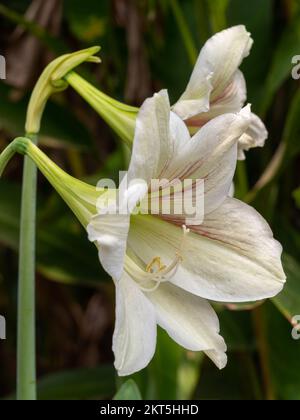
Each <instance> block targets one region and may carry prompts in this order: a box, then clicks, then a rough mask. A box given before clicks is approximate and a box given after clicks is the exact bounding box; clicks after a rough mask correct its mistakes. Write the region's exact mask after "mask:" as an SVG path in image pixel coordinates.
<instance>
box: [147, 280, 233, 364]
mask: <svg viewBox="0 0 300 420" xmlns="http://www.w3.org/2000/svg"><path fill="white" fill-rule="evenodd" d="M147 296H148V298H149V299H150V301H151V302H152V303H153V306H154V308H155V311H156V314H157V322H158V324H159V325H160V326H161V327H162V328H163V329H165V330H166V331H167V332H168V334H169V335H170V337H171V338H172V339H173V340H174V341H176V342H177V343H178V344H179V345H181V346H182V347H184V348H186V349H188V350H192V351H205V353H206V354H207V355H208V357H210V358H211V359H212V360H213V361H214V363H215V364H216V365H217V366H218V367H219V369H222V368H223V367H224V366H225V365H226V362H227V357H226V354H225V352H226V344H225V342H224V340H223V338H222V337H221V336H220V335H219V331H220V326H219V320H218V317H217V315H216V313H215V311H214V310H213V308H212V307H211V306H210V304H209V303H208V302H207V301H206V300H205V299H202V298H200V297H198V296H195V295H192V294H191V293H188V292H186V291H184V290H182V289H180V288H179V287H176V286H174V285H172V284H171V283H165V284H161V285H160V286H159V288H158V289H157V290H156V291H154V292H150V293H148V294H147Z"/></svg>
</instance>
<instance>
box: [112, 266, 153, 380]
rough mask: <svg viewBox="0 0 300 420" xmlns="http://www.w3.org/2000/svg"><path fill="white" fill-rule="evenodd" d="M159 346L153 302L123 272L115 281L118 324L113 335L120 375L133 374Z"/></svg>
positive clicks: (144, 365) (116, 364) (146, 363)
mask: <svg viewBox="0 0 300 420" xmlns="http://www.w3.org/2000/svg"><path fill="white" fill-rule="evenodd" d="M155 346H156V316H155V312H154V308H153V305H152V304H151V302H150V301H149V300H148V299H147V298H146V297H145V296H144V294H143V292H141V290H140V289H139V288H138V286H137V285H136V284H135V282H134V281H133V280H131V278H130V277H128V275H127V274H126V273H124V275H123V277H122V279H121V280H120V282H118V283H117V284H116V326H115V332H114V337H113V351H114V354H115V367H116V369H117V370H118V374H119V375H120V376H127V375H131V374H132V373H134V372H137V371H139V370H141V369H143V368H144V367H146V366H147V365H148V363H149V362H150V360H151V359H152V357H153V355H154V352H155Z"/></svg>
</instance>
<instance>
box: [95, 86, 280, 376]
mask: <svg viewBox="0 0 300 420" xmlns="http://www.w3.org/2000/svg"><path fill="white" fill-rule="evenodd" d="M251 122H252V114H251V111H250V107H249V106H247V107H245V108H243V109H242V110H241V111H239V112H238V113H227V114H223V115H220V116H218V117H216V118H214V119H212V120H210V121H209V122H208V123H206V124H205V125H204V126H202V127H201V128H200V129H199V130H198V131H197V132H196V134H195V135H194V136H193V137H191V135H190V133H189V131H188V128H187V126H186V124H185V123H184V122H183V121H182V119H181V118H180V117H179V116H178V115H176V114H175V113H174V112H171V111H170V104H169V99H168V95H167V93H166V91H161V92H160V93H158V94H155V95H154V97H152V98H150V99H147V100H146V101H145V103H144V104H143V106H142V107H141V109H140V112H139V114H138V117H137V121H136V131H135V137H134V143H133V150H132V157H131V162H130V166H129V170H128V174H127V184H128V188H125V189H124V188H121V189H122V194H121V200H120V201H119V203H118V206H119V208H120V207H122V205H123V204H122V203H123V201H122V200H123V199H124V202H127V203H129V205H128V207H129V212H127V213H126V212H118V211H116V212H115V213H113V212H112V211H111V210H112V207H113V206H112V205H111V204H110V205H108V206H107V208H105V207H104V208H103V207H101V210H99V214H97V215H95V216H93V217H92V219H91V221H90V223H89V225H88V228H87V230H88V233H89V238H90V240H91V241H93V242H95V244H96V245H97V247H98V249H99V258H100V261H101V263H102V265H103V267H104V268H105V269H106V271H107V272H108V273H109V274H110V275H111V276H112V278H113V280H114V283H115V287H116V326H115V332H114V337H113V351H114V354H115V367H116V369H117V370H118V373H119V375H129V374H132V373H134V372H136V371H138V370H140V369H142V368H144V367H145V366H146V365H147V364H148V363H149V361H150V360H151V358H152V356H153V354H154V352H155V346H156V330H157V324H158V325H159V326H161V327H162V328H163V329H165V330H166V331H167V333H168V334H169V335H170V337H172V338H173V339H174V340H175V341H176V342H177V343H179V344H180V345H181V346H183V347H185V348H186V349H189V350H192V351H204V352H205V353H206V354H207V356H208V357H210V358H211V359H212V360H213V362H214V363H215V364H216V365H217V366H218V367H219V368H223V367H224V366H225V365H226V361H227V358H226V344H225V342H224V340H223V338H222V337H221V336H220V335H219V322H218V318H217V315H216V313H215V311H214V309H213V308H212V306H211V305H210V303H209V302H208V300H211V301H217V302H245V301H255V300H260V299H264V298H269V297H272V296H274V295H276V294H277V293H278V292H279V291H280V290H281V289H282V287H283V284H284V282H285V275H284V272H283V269H282V265H281V252H282V248H281V245H280V244H279V243H278V242H277V241H276V240H275V239H274V238H273V234H272V231H271V229H270V227H269V226H268V224H267V222H266V221H265V220H264V219H263V218H262V217H261V216H260V215H259V214H258V213H257V212H256V211H255V210H254V209H253V208H252V207H250V206H248V205H247V204H245V203H243V202H241V201H239V200H236V199H233V198H230V197H229V196H228V193H229V190H230V187H231V184H232V179H233V175H234V172H235V167H236V162H237V154H238V142H239V139H240V138H241V136H243V135H245V133H246V132H247V130H248V129H249V125H250V124H251ZM153 179H159V180H163V179H165V180H167V181H166V185H167V184H168V185H170V184H172V181H173V180H174V179H180V180H184V179H192V180H194V183H193V188H197V183H196V180H198V179H203V180H204V197H203V195H202V196H201V199H203V198H204V220H203V221H202V220H199V221H197V220H194V221H193V223H192V224H191V225H188V224H187V223H186V220H187V219H186V215H185V214H179V215H178V214H163V213H159V214H155V215H153V214H142V213H141V212H138V211H136V209H137V208H141V207H143V203H145V202H148V201H149V198H151V194H153V193H154V194H157V191H154V192H153V191H151V189H150V184H151V180H153ZM121 187H122V183H121ZM168 194H169V198H170V199H174V196H172V195H171V192H166V193H165V194H164V188H163V189H162V191H161V195H162V197H164V198H165V197H166V196H167V195H168ZM115 210H116V209H115ZM117 210H118V209H117Z"/></svg>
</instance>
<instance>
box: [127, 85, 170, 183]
mask: <svg viewBox="0 0 300 420" xmlns="http://www.w3.org/2000/svg"><path fill="white" fill-rule="evenodd" d="M170 147H171V145H170V102H169V97H168V94H167V91H166V90H162V91H161V92H159V93H156V94H155V95H154V96H153V97H152V98H149V99H146V101H145V102H144V103H143V105H142V107H141V109H140V111H139V114H138V117H137V120H136V129H135V136H134V142H133V149H132V155H131V161H130V165H129V169H128V181H129V182H130V181H131V180H135V179H143V180H144V181H146V182H147V184H149V183H150V181H151V179H152V178H157V176H158V174H159V173H160V172H161V170H162V167H163V166H164V164H165V162H166V161H167V160H168V158H169V155H170Z"/></svg>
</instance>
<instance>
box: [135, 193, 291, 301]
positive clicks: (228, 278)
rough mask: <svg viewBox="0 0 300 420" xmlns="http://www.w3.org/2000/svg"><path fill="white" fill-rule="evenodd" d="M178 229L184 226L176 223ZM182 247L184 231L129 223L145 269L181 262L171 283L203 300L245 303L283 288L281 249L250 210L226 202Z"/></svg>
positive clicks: (150, 222) (147, 219)
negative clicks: (158, 260) (155, 264)
mask: <svg viewBox="0 0 300 420" xmlns="http://www.w3.org/2000/svg"><path fill="white" fill-rule="evenodd" d="M178 223H179V224H180V225H181V224H182V221H180V220H178ZM190 229H191V230H195V231H197V233H194V232H190V233H189V234H188V235H187V236H186V238H185V239H184V242H183V243H182V228H181V227H177V226H175V225H173V224H171V223H168V222H164V221H163V220H160V219H158V218H157V217H153V216H137V217H134V218H133V221H132V225H131V229H130V232H129V237H128V241H129V244H130V248H131V249H132V251H133V252H134V253H135V254H136V255H137V256H138V258H140V259H141V260H142V261H144V263H145V264H148V263H149V262H150V261H151V260H152V259H153V258H154V257H157V256H159V257H161V260H162V263H163V264H165V265H168V264H170V262H171V261H172V259H173V258H174V255H175V254H176V253H178V252H179V253H180V255H181V256H182V263H181V265H180V266H179V268H178V270H177V272H176V274H175V275H174V276H173V277H172V279H171V281H172V282H173V283H174V284H176V285H177V286H179V287H182V288H183V289H185V290H187V291H189V292H191V293H194V294H196V295H198V296H201V297H203V298H206V299H210V300H214V301H221V302H247V301H255V300H261V299H265V298H269V297H273V296H275V295H276V294H277V293H279V292H280V291H281V289H282V288H283V284H284V282H285V275H284V272H283V269H282V264H281V259H280V258H281V252H282V248H281V245H280V244H279V243H278V242H277V241H276V240H275V239H274V238H273V235H272V232H271V230H270V228H269V226H268V224H267V223H266V221H265V220H264V219H263V218H262V217H261V216H260V215H259V214H258V213H257V212H256V211H255V210H254V209H253V208H251V207H250V206H248V205H247V204H244V203H242V202H240V201H239V200H235V199H232V198H228V199H226V200H225V202H224V203H223V204H222V206H220V208H219V209H217V210H216V211H215V212H212V213H210V214H209V215H208V216H207V217H206V219H205V220H204V223H203V225H200V226H191V227H190Z"/></svg>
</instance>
